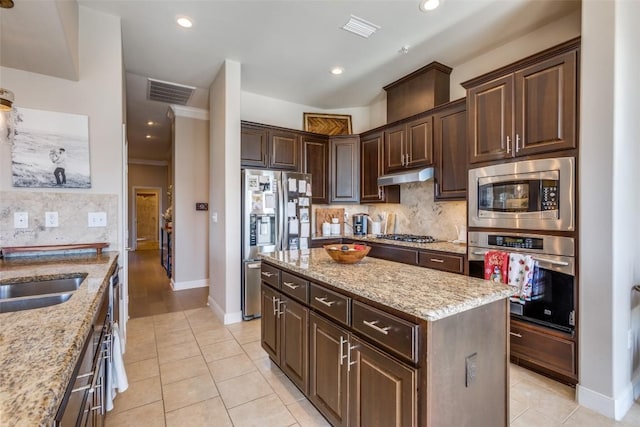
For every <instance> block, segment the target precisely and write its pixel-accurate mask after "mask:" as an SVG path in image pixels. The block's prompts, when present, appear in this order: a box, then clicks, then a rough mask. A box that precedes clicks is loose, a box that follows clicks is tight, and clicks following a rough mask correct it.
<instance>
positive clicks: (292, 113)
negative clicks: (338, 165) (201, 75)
mask: <svg viewBox="0 0 640 427" xmlns="http://www.w3.org/2000/svg"><path fill="white" fill-rule="evenodd" d="M385 105H386V104H385ZM385 108H386V107H385ZM303 113H324V114H350V115H351V127H352V130H353V133H361V132H364V131H366V130H368V129H371V128H372V127H373V126H371V124H370V123H371V122H370V117H369V107H358V108H340V109H334V110H323V109H320V108H316V107H310V106H308V105H303V104H296V103H293V102H289V101H283V100H281V99H276V98H270V97H268V96H263V95H258V94H255V93H251V92H244V91H243V92H242V95H241V111H240V116H241V119H242V120H247V121H250V122H256V123H264V124H267V125H272V126H281V127H285V128H289V129H298V130H303V128H304V124H303V118H302V117H303V116H302V115H303Z"/></svg>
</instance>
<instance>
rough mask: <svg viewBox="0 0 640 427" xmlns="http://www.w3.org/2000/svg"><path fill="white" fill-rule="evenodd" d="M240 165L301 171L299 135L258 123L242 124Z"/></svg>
mask: <svg viewBox="0 0 640 427" xmlns="http://www.w3.org/2000/svg"><path fill="white" fill-rule="evenodd" d="M240 165H241V166H242V167H248V168H269V169H277V170H289V171H299V170H300V136H299V134H298V133H296V132H295V131H288V130H286V129H280V128H271V127H267V126H261V125H259V124H257V123H251V124H250V123H242V126H241V130H240Z"/></svg>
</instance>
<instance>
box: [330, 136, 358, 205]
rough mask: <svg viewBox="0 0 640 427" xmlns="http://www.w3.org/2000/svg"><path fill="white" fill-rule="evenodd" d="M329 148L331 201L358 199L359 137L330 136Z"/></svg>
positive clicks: (339, 201) (341, 201)
mask: <svg viewBox="0 0 640 427" xmlns="http://www.w3.org/2000/svg"><path fill="white" fill-rule="evenodd" d="M329 148H330V150H331V151H330V156H329V159H330V162H331V166H330V178H329V183H330V185H331V191H330V196H331V198H330V202H331V203H357V202H359V201H360V137H359V136H358V135H348V136H332V137H331V139H330V143H329Z"/></svg>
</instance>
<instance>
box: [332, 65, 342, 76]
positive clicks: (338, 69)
mask: <svg viewBox="0 0 640 427" xmlns="http://www.w3.org/2000/svg"><path fill="white" fill-rule="evenodd" d="M342 73H344V68H342V67H333V68H332V69H331V74H333V75H334V76H339V75H340V74H342Z"/></svg>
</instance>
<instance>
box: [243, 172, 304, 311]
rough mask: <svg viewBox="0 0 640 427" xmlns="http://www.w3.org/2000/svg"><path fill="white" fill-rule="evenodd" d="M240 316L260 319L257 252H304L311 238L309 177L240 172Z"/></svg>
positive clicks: (282, 173) (258, 257)
mask: <svg viewBox="0 0 640 427" xmlns="http://www.w3.org/2000/svg"><path fill="white" fill-rule="evenodd" d="M242 189H243V193H242V194H243V196H242V295H241V301H242V316H243V318H244V319H245V320H248V319H253V318H255V317H260V314H261V313H260V311H261V310H260V274H261V271H260V253H263V252H265V253H266V252H273V251H277V250H288V249H306V248H308V247H309V244H310V239H311V175H309V174H302V173H295V172H280V171H272V170H249V169H244V170H243V171H242Z"/></svg>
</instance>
